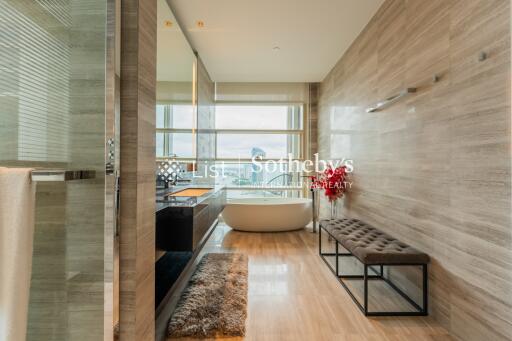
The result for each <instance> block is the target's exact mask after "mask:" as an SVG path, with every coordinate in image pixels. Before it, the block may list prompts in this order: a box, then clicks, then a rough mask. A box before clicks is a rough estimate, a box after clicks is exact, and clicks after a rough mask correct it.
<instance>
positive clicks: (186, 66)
mask: <svg viewBox="0 0 512 341" xmlns="http://www.w3.org/2000/svg"><path fill="white" fill-rule="evenodd" d="M157 11H158V12H157V20H158V22H157V25H158V29H157V74H156V78H157V96H156V101H157V108H156V128H157V129H156V157H157V160H160V161H161V160H162V159H168V158H175V159H176V160H178V161H181V162H183V161H185V162H186V161H193V160H195V158H196V126H197V112H196V103H195V102H196V98H195V97H196V96H195V91H196V64H197V63H196V56H195V54H194V52H193V51H192V49H191V47H190V45H189V44H188V41H187V39H186V38H185V35H184V34H183V32H182V30H181V28H180V26H179V25H178V22H177V20H176V18H175V16H174V14H173V13H172V11H171V9H170V8H169V5H168V4H167V2H166V0H158V9H157Z"/></svg>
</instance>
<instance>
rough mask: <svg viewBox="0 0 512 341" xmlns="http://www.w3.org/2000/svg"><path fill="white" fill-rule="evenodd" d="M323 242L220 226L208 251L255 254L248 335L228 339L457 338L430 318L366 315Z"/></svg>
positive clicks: (309, 236)
mask: <svg viewBox="0 0 512 341" xmlns="http://www.w3.org/2000/svg"><path fill="white" fill-rule="evenodd" d="M317 238H318V235H317V234H312V233H311V232H310V231H308V230H303V231H298V232H286V233H266V234H265V233H243V232H236V231H233V230H231V229H230V228H229V227H227V226H225V225H219V226H218V227H217V229H216V231H215V232H214V234H213V235H212V237H211V238H210V240H209V241H208V243H207V245H206V246H205V252H220V251H226V250H227V251H229V252H233V251H235V252H241V253H245V254H247V255H248V256H249V304H248V317H247V321H246V328H247V332H246V337H245V338H228V339H226V338H224V339H223V340H258V341H260V340H261V341H264V340H279V341H286V340H290V341H299V340H308V341H309V340H311V341H313V340H337V341H358V340H372V341H380V340H402V341H406V340H407V341H409V340H414V341H422V340H451V338H450V337H449V335H448V334H447V332H446V331H445V330H444V329H443V328H442V327H440V326H439V325H438V324H436V323H435V321H433V320H432V318H430V317H426V318H425V317H386V318H366V317H364V316H363V315H362V314H361V312H360V311H359V310H358V308H357V307H356V306H355V304H354V303H353V302H352V300H351V299H350V297H349V295H348V294H347V293H346V292H345V290H344V289H343V288H342V287H341V285H340V283H339V282H338V281H337V280H336V278H335V277H334V275H333V274H332V273H331V272H330V271H329V269H328V268H327V266H326V265H325V263H324V262H323V261H322V260H321V258H320V257H319V256H318V251H317ZM181 340H185V339H181ZM195 340H197V339H195Z"/></svg>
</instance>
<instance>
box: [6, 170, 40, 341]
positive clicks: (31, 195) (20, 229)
mask: <svg viewBox="0 0 512 341" xmlns="http://www.w3.org/2000/svg"><path fill="white" fill-rule="evenodd" d="M31 171H32V169H27V168H4V167H0V341H24V340H25V339H26V331H27V316H28V302H29V293H30V275H31V271H32V249H33V248H32V245H33V237H34V215H35V184H34V183H32V181H31Z"/></svg>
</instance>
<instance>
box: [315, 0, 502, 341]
mask: <svg viewBox="0 0 512 341" xmlns="http://www.w3.org/2000/svg"><path fill="white" fill-rule="evenodd" d="M510 13H511V12H510V1H506V0H431V1H423V0H388V1H386V2H385V3H384V4H383V5H382V7H381V8H380V9H379V11H378V12H377V13H376V15H375V16H374V17H373V19H372V20H371V21H370V22H369V24H368V25H367V26H366V28H365V29H364V30H363V32H362V33H361V34H360V36H359V37H358V38H357V39H356V40H355V42H354V43H353V44H352V46H351V47H350V49H349V50H348V51H347V52H346V54H345V55H344V56H343V57H342V58H341V59H340V60H339V62H338V63H337V64H336V65H335V67H334V68H333V69H332V71H331V72H330V73H329V74H328V76H327V77H326V78H325V80H324V81H323V82H322V84H321V86H320V99H319V122H318V125H319V140H318V142H319V151H320V154H321V157H322V158H349V159H353V160H354V167H355V171H354V173H353V175H352V181H353V188H352V190H351V191H350V193H349V195H348V196H347V197H346V198H345V199H344V200H343V209H342V211H343V212H342V214H343V215H346V216H351V217H357V218H360V219H362V220H364V221H366V222H368V223H370V224H374V225H375V226H377V227H379V228H381V229H382V230H384V231H386V232H388V233H389V234H391V235H393V236H395V237H397V238H399V239H401V240H403V241H404V242H407V243H409V244H411V245H413V246H415V247H417V248H418V249H420V250H422V251H425V252H427V253H428V254H430V255H431V257H432V263H431V265H430V290H429V293H430V300H431V305H430V306H431V315H432V316H433V317H434V318H435V319H437V320H439V321H441V322H442V324H443V326H445V327H446V328H447V329H448V330H449V331H450V332H451V333H452V335H453V336H454V337H455V338H457V339H459V340H465V341H468V340H510V335H512V225H511V186H510V185H511V178H510V176H511V169H510V168H511V135H510V133H511V128H510V127H511V111H510V99H511V98H510V90H511V88H510V74H511V72H510V71H511V67H510V63H511V59H510V41H511V38H510ZM481 52H485V53H486V54H487V59H485V60H479V56H480V54H481ZM435 74H437V75H438V76H439V77H440V80H439V82H437V83H433V82H432V77H433V76H434V75H435ZM405 87H417V88H418V90H417V93H415V94H413V95H411V96H409V97H408V98H404V99H403V100H401V101H399V102H397V103H396V104H394V105H392V106H390V107H388V108H386V109H385V110H382V111H379V112H375V113H367V112H366V110H365V109H366V108H367V107H369V106H371V105H373V104H375V103H376V102H378V101H379V100H382V99H384V98H386V97H388V96H390V95H393V94H395V93H397V92H399V91H400V90H401V89H403V88H405ZM323 206H324V210H323V211H322V212H323V214H324V215H325V214H326V211H327V210H326V209H325V208H326V205H325V203H324V204H323ZM399 275H400V274H397V276H399Z"/></svg>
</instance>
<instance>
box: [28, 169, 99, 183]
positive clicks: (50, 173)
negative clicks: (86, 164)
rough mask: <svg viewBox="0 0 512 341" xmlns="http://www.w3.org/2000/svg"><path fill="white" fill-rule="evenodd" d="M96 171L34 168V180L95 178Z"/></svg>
mask: <svg viewBox="0 0 512 341" xmlns="http://www.w3.org/2000/svg"><path fill="white" fill-rule="evenodd" d="M95 177H96V172H95V171H93V170H69V169H34V170H33V171H32V181H37V182H41V181H45V182H46V181H72V180H84V179H94V178H95Z"/></svg>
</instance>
